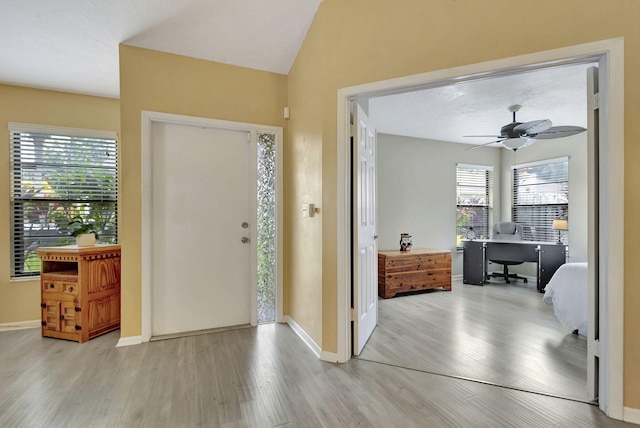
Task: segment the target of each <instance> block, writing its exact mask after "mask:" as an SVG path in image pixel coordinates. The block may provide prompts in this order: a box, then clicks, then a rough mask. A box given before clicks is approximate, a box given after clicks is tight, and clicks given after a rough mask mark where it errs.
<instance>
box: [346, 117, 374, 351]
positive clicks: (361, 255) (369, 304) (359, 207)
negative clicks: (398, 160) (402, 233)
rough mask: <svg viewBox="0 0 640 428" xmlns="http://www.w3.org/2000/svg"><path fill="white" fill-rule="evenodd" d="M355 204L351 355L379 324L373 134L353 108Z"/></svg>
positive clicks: (366, 118) (362, 344)
mask: <svg viewBox="0 0 640 428" xmlns="http://www.w3.org/2000/svg"><path fill="white" fill-rule="evenodd" d="M351 135H352V138H353V141H354V144H353V162H354V164H353V174H354V180H353V184H354V189H353V192H354V194H355V195H356V201H357V203H356V204H354V207H353V210H354V216H353V217H354V225H353V231H354V232H353V235H354V236H353V242H354V244H353V246H354V249H355V250H356V252H355V254H354V257H353V272H354V287H353V289H354V293H353V302H352V304H353V313H354V317H353V318H354V320H353V326H354V327H353V354H354V355H360V352H361V351H362V348H363V347H364V345H365V343H367V340H369V337H370V336H371V334H372V333H373V330H374V329H375V328H376V324H377V323H378V245H377V241H376V238H377V236H376V200H375V198H376V130H375V129H374V127H373V126H371V124H370V122H369V118H368V117H367V115H366V114H365V113H364V111H363V110H362V108H361V107H360V106H358V105H356V108H355V111H354V118H353V126H352V132H351Z"/></svg>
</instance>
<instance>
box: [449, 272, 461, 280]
mask: <svg viewBox="0 0 640 428" xmlns="http://www.w3.org/2000/svg"><path fill="white" fill-rule="evenodd" d="M451 280H452V281H462V274H460V275H451Z"/></svg>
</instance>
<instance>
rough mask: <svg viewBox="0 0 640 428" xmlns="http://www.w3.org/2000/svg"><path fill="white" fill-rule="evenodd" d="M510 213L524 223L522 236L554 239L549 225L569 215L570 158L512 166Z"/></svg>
mask: <svg viewBox="0 0 640 428" xmlns="http://www.w3.org/2000/svg"><path fill="white" fill-rule="evenodd" d="M512 215H513V217H512V218H513V221H514V222H516V223H520V224H521V225H522V226H523V234H524V239H526V240H533V241H557V239H558V232H557V231H555V230H553V229H552V228H551V225H552V223H553V220H554V219H558V218H568V215H569V160H568V159H567V158H560V159H553V160H549V161H546V162H536V163H531V164H526V165H515V166H514V167H513V213H512Z"/></svg>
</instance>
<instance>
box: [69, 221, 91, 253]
mask: <svg viewBox="0 0 640 428" xmlns="http://www.w3.org/2000/svg"><path fill="white" fill-rule="evenodd" d="M69 231H70V232H71V236H74V237H75V238H76V245H77V246H78V247H90V246H91V245H95V244H96V239H98V231H97V230H96V227H95V224H94V223H92V222H89V221H88V220H86V219H84V218H82V216H79V215H77V216H75V217H73V218H72V219H71V221H69Z"/></svg>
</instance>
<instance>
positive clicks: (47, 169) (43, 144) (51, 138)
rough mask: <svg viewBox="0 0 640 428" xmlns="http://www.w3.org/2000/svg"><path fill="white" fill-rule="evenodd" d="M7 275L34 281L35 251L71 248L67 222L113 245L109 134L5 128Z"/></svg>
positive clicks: (114, 195)
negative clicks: (78, 222)
mask: <svg viewBox="0 0 640 428" xmlns="http://www.w3.org/2000/svg"><path fill="white" fill-rule="evenodd" d="M9 141H10V143H9V145H10V174H11V201H10V209H11V241H12V245H11V257H12V265H11V275H12V277H26V276H34V275H38V274H39V272H40V261H39V259H38V257H37V255H36V253H35V249H36V248H38V247H39V246H58V245H68V244H73V243H75V238H73V237H71V236H70V234H69V230H68V226H67V224H68V222H69V220H70V219H71V218H73V217H74V216H77V215H80V216H82V217H83V218H85V219H86V221H89V222H93V223H95V226H96V228H97V229H98V231H99V241H100V242H102V243H115V242H117V225H118V219H117V212H118V206H117V204H118V153H117V140H116V134H115V133H114V132H107V131H95V130H80V129H73V128H59V127H44V126H38V125H24V124H13V123H10V124H9Z"/></svg>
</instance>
